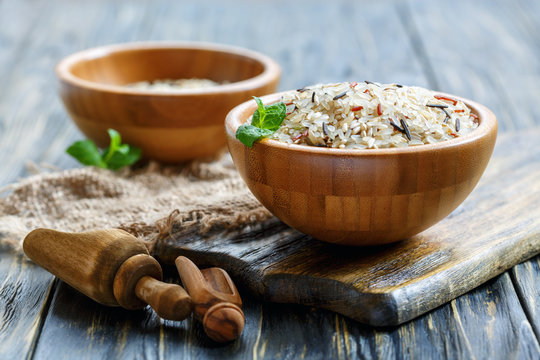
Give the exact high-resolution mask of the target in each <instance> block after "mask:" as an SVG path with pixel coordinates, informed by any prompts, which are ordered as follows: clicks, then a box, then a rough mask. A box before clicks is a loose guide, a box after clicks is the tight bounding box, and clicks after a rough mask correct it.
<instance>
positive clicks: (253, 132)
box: [236, 96, 287, 147]
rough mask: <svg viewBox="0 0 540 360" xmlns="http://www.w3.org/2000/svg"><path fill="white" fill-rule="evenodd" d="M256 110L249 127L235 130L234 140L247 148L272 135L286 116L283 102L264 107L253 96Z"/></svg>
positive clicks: (244, 126)
mask: <svg viewBox="0 0 540 360" xmlns="http://www.w3.org/2000/svg"><path fill="white" fill-rule="evenodd" d="M253 99H255V102H256V103H257V110H255V111H254V112H253V117H252V119H251V125H249V124H244V125H242V126H240V127H238V129H237V130H236V138H237V139H238V140H240V142H242V144H244V145H246V146H247V147H252V146H253V143H254V142H255V141H258V140H261V139H262V138H265V137H267V136H269V135H272V134H273V133H274V132H275V131H276V130H277V129H279V127H280V126H281V123H282V122H283V119H285V117H286V116H287V106H285V104H284V103H283V102H279V103H275V104H272V105H264V104H263V103H262V101H261V99H259V98H258V97H256V96H254V97H253Z"/></svg>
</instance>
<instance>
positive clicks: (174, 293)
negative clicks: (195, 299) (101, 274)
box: [113, 254, 193, 321]
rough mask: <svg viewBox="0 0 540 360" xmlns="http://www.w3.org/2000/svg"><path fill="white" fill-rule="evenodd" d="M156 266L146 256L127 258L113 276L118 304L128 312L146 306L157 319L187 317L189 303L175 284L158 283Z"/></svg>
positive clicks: (160, 275) (154, 261)
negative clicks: (152, 311)
mask: <svg viewBox="0 0 540 360" xmlns="http://www.w3.org/2000/svg"><path fill="white" fill-rule="evenodd" d="M162 279H163V272H162V270H161V266H160V265H159V263H158V262H157V261H156V259H154V258H153V257H151V256H150V255H147V254H137V255H134V256H132V257H130V258H128V259H127V260H126V261H124V263H123V264H122V265H121V266H120V268H119V269H118V271H117V272H116V274H115V275H114V282H113V293H114V297H115V299H116V301H118V304H119V305H120V306H122V307H123V308H125V309H128V310H136V309H142V308H143V307H145V306H146V305H150V307H151V308H152V309H154V311H155V312H156V313H157V314H158V316H159V317H161V318H164V319H167V320H176V321H180V320H184V319H185V318H186V317H188V316H189V315H190V314H191V311H192V307H193V305H192V301H191V298H190V296H189V295H188V293H187V292H186V290H184V288H182V287H181V286H179V285H175V284H167V283H164V282H162V281H161V280H162Z"/></svg>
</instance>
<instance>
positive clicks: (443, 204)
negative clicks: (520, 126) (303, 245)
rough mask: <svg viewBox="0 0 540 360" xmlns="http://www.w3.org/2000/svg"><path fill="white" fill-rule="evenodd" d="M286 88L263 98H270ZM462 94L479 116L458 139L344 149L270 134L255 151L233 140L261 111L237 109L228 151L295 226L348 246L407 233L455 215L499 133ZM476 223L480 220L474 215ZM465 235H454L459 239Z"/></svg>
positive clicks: (255, 189) (265, 200) (230, 121)
mask: <svg viewBox="0 0 540 360" xmlns="http://www.w3.org/2000/svg"><path fill="white" fill-rule="evenodd" d="M281 95H282V94H273V95H269V96H265V97H263V98H262V100H263V102H264V103H266V104H269V103H273V102H276V101H279V99H280V97H281ZM451 96H452V97H454V98H457V99H460V100H462V101H463V102H465V104H467V106H469V107H470V108H471V109H472V111H473V112H474V113H475V114H476V115H478V116H479V126H478V128H477V129H476V130H475V131H473V132H471V133H469V134H467V135H465V136H462V137H459V138H456V139H452V140H448V141H445V142H441V143H438V144H433V145H420V146H412V147H408V148H390V149H369V150H345V149H333V148H321V147H310V146H303V145H296V144H285V143H281V142H278V141H277V140H270V139H264V140H263V141H261V142H259V143H255V144H254V146H253V147H252V148H251V149H250V148H248V147H246V146H244V145H243V144H242V143H241V142H239V141H238V140H237V139H236V138H235V133H236V129H237V128H238V126H240V125H241V124H243V123H244V122H246V120H247V119H248V118H249V116H251V115H252V114H253V111H254V110H255V109H256V104H255V102H254V101H248V102H245V103H243V104H241V105H239V106H237V107H235V108H234V109H233V110H231V112H230V113H229V114H228V115H227V118H226V120H225V128H226V132H227V142H228V145H229V151H230V152H231V155H232V158H233V160H234V163H235V165H236V168H237V169H238V171H239V172H240V174H241V176H242V178H243V179H244V181H245V182H246V184H247V185H248V187H249V189H250V190H251V192H252V193H253V194H254V195H255V197H256V198H257V199H258V200H259V201H260V202H261V203H262V204H263V205H264V206H265V207H266V208H267V209H268V210H270V211H271V212H272V213H273V214H274V215H275V216H277V217H278V218H279V219H281V220H282V221H283V222H285V223H286V224H288V225H289V226H291V227H293V228H295V229H298V230H300V231H302V232H304V233H306V234H308V235H310V236H312V237H314V238H317V239H320V240H324V241H327V242H331V243H338V244H346V245H379V244H385V243H391V242H394V241H398V240H401V239H406V238H408V237H410V236H412V235H415V234H417V233H419V232H421V231H423V230H425V229H427V228H428V227H430V226H432V225H433V224H435V223H437V222H438V221H439V220H441V219H443V218H444V217H445V216H447V215H448V214H450V212H452V211H453V210H454V209H455V208H456V207H457V206H458V205H459V204H461V202H462V201H463V200H465V198H466V197H467V196H468V195H469V193H470V192H471V191H472V189H473V188H474V187H475V185H476V184H477V182H478V180H479V179H480V176H481V175H482V173H483V172H484V169H485V168H486V165H487V163H488V161H489V158H490V156H491V153H492V151H493V146H494V145H495V138H496V135H497V120H496V118H495V115H493V113H492V112H491V111H490V110H488V109H487V108H485V107H484V106H482V105H480V104H477V103H475V102H473V101H470V100H466V99H462V98H459V97H457V96H453V95H451ZM470 221H472V222H474V221H475V219H470ZM460 240H464V241H466V239H456V241H460Z"/></svg>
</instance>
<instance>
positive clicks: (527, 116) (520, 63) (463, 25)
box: [401, 0, 540, 131]
mask: <svg viewBox="0 0 540 360" xmlns="http://www.w3.org/2000/svg"><path fill="white" fill-rule="evenodd" d="M409 4H410V6H406V5H403V6H402V7H401V11H402V14H403V17H402V18H405V19H409V20H407V21H408V22H410V24H411V26H414V27H415V28H416V29H418V33H419V34H421V37H422V39H421V42H422V47H423V49H425V54H426V55H427V61H428V62H429V63H430V66H431V67H432V68H433V72H434V74H435V76H436V78H437V84H439V89H438V90H442V91H447V92H450V93H455V94H459V95H461V96H463V97H466V98H470V99H472V100H475V101H478V102H480V103H482V104H484V105H486V106H487V107H489V108H490V109H492V110H493V111H494V112H495V114H496V115H497V116H498V117H499V120H500V121H499V123H500V130H502V131H505V130H510V129H523V128H530V127H532V126H534V125H535V124H536V125H538V124H539V123H540V120H538V116H536V113H537V110H536V106H535V101H536V99H537V98H538V95H539V93H540V90H539V88H538V85H537V84H538V81H539V79H540V69H539V68H538V66H537V64H538V62H537V59H538V49H537V47H538V44H537V42H535V39H534V38H532V37H531V36H530V34H529V33H526V32H524V31H523V30H522V29H521V25H520V23H521V22H520V21H519V19H520V18H521V16H520V15H518V14H516V11H517V6H515V5H514V4H515V3H514V2H506V1H486V0H482V1H437V2H434V1H423V0H418V1H415V0H413V1H410V2H409ZM516 17H517V18H516ZM535 25H536V27H537V28H538V26H539V24H538V19H536V23H535ZM532 26H534V25H532ZM465 39H466V41H465Z"/></svg>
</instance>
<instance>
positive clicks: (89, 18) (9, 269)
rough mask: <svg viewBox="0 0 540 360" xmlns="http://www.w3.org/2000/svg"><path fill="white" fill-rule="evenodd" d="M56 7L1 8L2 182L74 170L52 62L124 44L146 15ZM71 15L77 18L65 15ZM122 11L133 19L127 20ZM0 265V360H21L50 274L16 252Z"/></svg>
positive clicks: (34, 332) (71, 133)
mask: <svg viewBox="0 0 540 360" xmlns="http://www.w3.org/2000/svg"><path fill="white" fill-rule="evenodd" d="M54 5H55V6H47V4H46V3H45V2H38V3H37V4H36V3H35V2H28V1H10V2H8V1H5V2H2V3H0V23H1V24H2V26H1V27H0V49H1V53H2V56H1V57H0V65H2V66H0V77H1V78H2V81H3V86H2V87H1V89H0V138H1V140H0V163H2V171H1V172H0V184H2V185H5V184H6V183H8V182H11V181H14V180H15V179H16V178H17V177H19V176H22V175H24V174H25V173H26V170H25V163H26V161H27V160H32V161H34V162H41V161H45V162H48V163H53V164H55V165H57V166H61V167H74V166H77V164H76V163H75V162H74V161H73V160H71V159H70V158H69V157H68V156H66V155H65V154H64V149H65V148H66V147H67V145H68V144H69V143H70V142H72V141H73V140H74V139H75V138H77V137H79V138H80V135H79V134H80V133H79V132H78V131H77V130H76V128H75V127H74V126H73V125H72V123H71V122H70V121H69V120H68V118H67V115H66V114H65V111H64V110H63V108H62V105H61V104H60V101H59V99H58V96H57V94H56V85H55V75H54V71H53V69H54V65H55V63H56V62H57V61H58V60H59V59H60V58H61V57H63V56H65V55H67V54H69V53H72V52H74V51H78V50H80V49H83V48H86V47H89V46H94V45H96V44H97V43H107V42H109V41H115V40H116V41H124V40H125V39H129V35H130V34H131V35H132V36H135V34H132V33H131V32H130V31H133V30H134V29H136V28H137V26H136V25H135V24H138V23H139V22H140V19H141V18H143V17H144V13H145V11H144V10H145V9H146V7H147V6H148V4H145V3H138V4H136V5H133V6H136V8H135V9H130V7H131V8H133V6H132V5H128V6H126V7H125V8H123V9H124V12H122V14H119V13H118V12H112V13H109V12H108V11H107V10H108V9H107V8H105V7H102V6H99V7H95V6H93V5H92V4H90V3H88V4H84V3H73V2H58V3H56V4H54ZM60 9H62V10H60ZM75 11H76V12H78V13H79V14H80V16H77V17H69V16H66V14H72V13H73V12H75ZM125 12H129V13H130V14H131V15H132V16H125ZM20 19H25V21H21V20H20ZM100 19H101V21H105V22H107V23H108V24H109V26H108V27H106V28H105V29H104V30H102V31H108V33H101V34H100V37H99V38H97V39H96V38H93V36H95V34H96V31H94V30H95V29H96V24H99V21H100ZM23 25H24V26H23ZM98 28H100V29H103V27H99V26H98ZM111 28H113V29H114V31H113V29H111ZM74 29H77V30H78V31H74ZM115 31H116V33H115ZM111 34H113V35H111ZM114 34H118V35H114ZM107 35H108V36H107ZM0 187H1V186H0ZM0 263H1V264H0V279H4V278H5V280H3V286H2V288H1V289H0V297H1V298H2V301H0V308H1V310H2V316H1V317H0V320H1V322H0V323H1V330H0V339H1V340H3V341H1V343H2V344H1V345H0V358H2V359H3V358H6V359H7V358H16V357H25V356H27V355H28V354H31V353H32V351H33V346H34V345H35V344H34V343H35V342H36V341H37V339H38V337H39V332H40V331H41V325H42V321H43V320H44V316H45V314H46V313H47V311H48V306H49V303H48V302H47V298H48V297H49V296H51V297H52V293H50V291H51V289H52V286H53V282H52V280H53V277H52V276H51V275H50V274H48V273H46V272H44V271H43V270H42V269H40V268H37V267H36V266H34V265H32V264H29V263H27V262H26V260H22V257H21V256H20V255H12V254H10V253H2V254H1V258H0ZM21 264H22V265H21ZM4 300H5V301H4Z"/></svg>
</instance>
